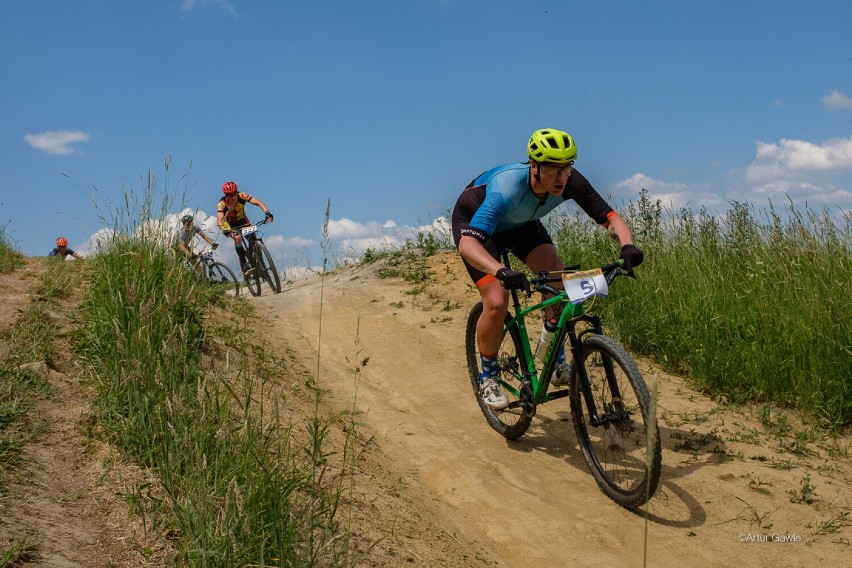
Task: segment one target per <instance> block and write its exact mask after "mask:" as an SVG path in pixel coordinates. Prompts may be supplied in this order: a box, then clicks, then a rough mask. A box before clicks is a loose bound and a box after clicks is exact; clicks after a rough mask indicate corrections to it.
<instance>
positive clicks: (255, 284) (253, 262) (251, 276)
mask: <svg viewBox="0 0 852 568" xmlns="http://www.w3.org/2000/svg"><path fill="white" fill-rule="evenodd" d="M246 259H247V260H248V264H249V268H251V271H250V272H249V273H248V274H243V279H244V280H245V283H246V286H247V287H248V289H249V292H250V293H251V295H252V296H260V285H261V280H260V268H259V267H260V263H259V262H258V259H257V243H254V244H252V245H250V247H249V249H248V254H246Z"/></svg>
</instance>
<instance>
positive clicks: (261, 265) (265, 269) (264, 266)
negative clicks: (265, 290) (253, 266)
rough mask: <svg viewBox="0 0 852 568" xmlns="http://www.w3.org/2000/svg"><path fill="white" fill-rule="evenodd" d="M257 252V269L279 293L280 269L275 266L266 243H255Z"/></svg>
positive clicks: (274, 290)
mask: <svg viewBox="0 0 852 568" xmlns="http://www.w3.org/2000/svg"><path fill="white" fill-rule="evenodd" d="M254 248H255V254H256V255H257V269H258V270H259V271H260V276H261V277H263V279H264V280H266V283H267V284H269V287H270V288H272V291H273V292H274V293H275V294H277V293H278V292H280V291H281V279H280V278H279V277H278V269H277V268H275V263H274V262H272V255H271V254H269V249H267V248H266V245H265V244H263V243H262V242H260V241H258V242H257V243H255V245H254Z"/></svg>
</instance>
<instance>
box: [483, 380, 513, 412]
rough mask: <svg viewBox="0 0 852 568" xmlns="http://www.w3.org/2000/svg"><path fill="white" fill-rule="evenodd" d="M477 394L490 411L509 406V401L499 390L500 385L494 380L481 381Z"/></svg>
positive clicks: (500, 389)
mask: <svg viewBox="0 0 852 568" xmlns="http://www.w3.org/2000/svg"><path fill="white" fill-rule="evenodd" d="M479 394H480V396H482V400H483V402H485V404H487V405H488V407H489V408H491V409H492V410H503V409H504V408H506V407H507V406H509V399H508V398H506V393H504V392H503V389H502V388H500V383H498V382H497V380H496V379H494V378H488V379H485V380H484V381H482V383H481V384H480V385H479Z"/></svg>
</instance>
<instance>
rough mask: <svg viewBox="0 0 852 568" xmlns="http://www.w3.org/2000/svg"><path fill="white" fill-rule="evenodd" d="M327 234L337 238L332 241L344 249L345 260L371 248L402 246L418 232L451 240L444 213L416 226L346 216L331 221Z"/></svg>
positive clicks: (340, 248) (442, 240) (415, 238)
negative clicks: (359, 220) (365, 220)
mask: <svg viewBox="0 0 852 568" xmlns="http://www.w3.org/2000/svg"><path fill="white" fill-rule="evenodd" d="M328 234H329V237H330V238H332V239H334V240H335V241H336V242H334V243H333V244H334V245H335V249H337V250H340V251H342V252H343V255H344V257H346V258H345V259H344V260H349V259H353V258H360V257H361V256H362V255H363V254H364V251H366V250H367V249H368V248H370V249H374V250H382V249H388V248H396V247H401V246H403V245H404V244H405V242H406V241H407V240H412V241H416V240H417V235H419V234H433V235H435V237H436V238H437V240H438V242H446V243H450V242H451V238H450V223H449V221H448V220H447V219H446V218H444V217H438V218H436V219H434V220H433V221H432V222H430V223H428V224H422V225H416V226H411V225H398V224H397V223H396V222H395V221H392V220H388V221H385V222H384V223H380V222H378V221H368V222H366V223H359V222H357V221H353V220H351V219H346V218H343V219H340V220H339V221H335V220H330V221H329V223H328Z"/></svg>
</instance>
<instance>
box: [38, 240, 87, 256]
mask: <svg viewBox="0 0 852 568" xmlns="http://www.w3.org/2000/svg"><path fill="white" fill-rule="evenodd" d="M69 255H70V256H73V257H74V258H83V255H81V254H77V253H76V252H74V251H73V250H71V249H70V248H68V239H66V238H65V237H58V238H57V239H56V248H54V249H50V252H49V253H47V256H60V257H62V260H65V257H67V256H69Z"/></svg>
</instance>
